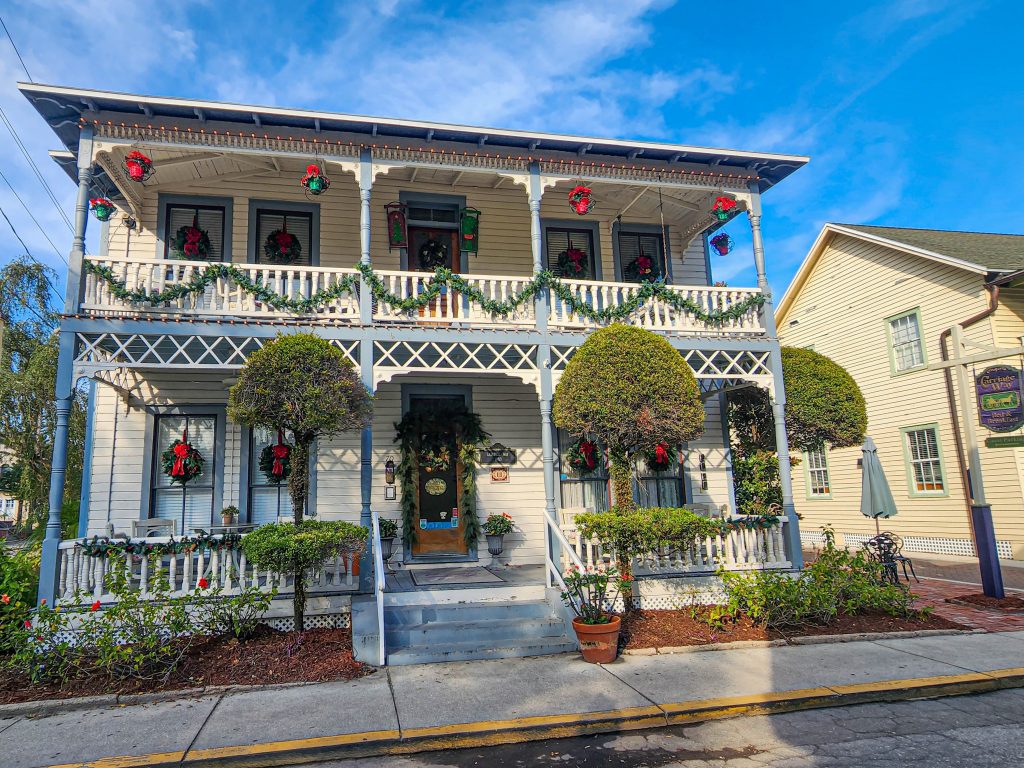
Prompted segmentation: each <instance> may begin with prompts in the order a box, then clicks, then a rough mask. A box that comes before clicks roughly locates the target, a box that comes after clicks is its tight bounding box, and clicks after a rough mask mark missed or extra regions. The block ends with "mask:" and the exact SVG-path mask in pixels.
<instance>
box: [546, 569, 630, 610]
mask: <svg viewBox="0 0 1024 768" xmlns="http://www.w3.org/2000/svg"><path fill="white" fill-rule="evenodd" d="M563 581H564V582H565V590H564V591H563V592H562V593H561V596H562V602H563V603H565V605H566V607H567V608H569V609H570V610H571V611H572V612H573V613H574V614H576V618H577V619H579V620H580V621H581V622H582V623H584V624H607V623H608V622H609V621H611V619H612V614H611V613H610V612H609V611H608V607H609V606H611V605H612V603H614V602H615V598H617V597H618V595H619V592H620V591H625V590H626V589H627V588H628V585H629V583H630V581H631V578H629V577H627V576H620V575H619V572H618V571H617V570H615V568H602V569H595V568H590V567H587V568H585V569H584V570H582V571H581V570H580V569H579V568H577V567H576V566H575V565H573V566H570V567H569V570H567V571H566V572H565V575H564V576H563ZM609 589H611V590H613V591H612V592H611V594H609Z"/></svg>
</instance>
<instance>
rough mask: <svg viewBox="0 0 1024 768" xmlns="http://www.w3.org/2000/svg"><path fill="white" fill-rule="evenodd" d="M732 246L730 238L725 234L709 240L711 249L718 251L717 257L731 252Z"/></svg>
mask: <svg viewBox="0 0 1024 768" xmlns="http://www.w3.org/2000/svg"><path fill="white" fill-rule="evenodd" d="M732 246H733V242H732V238H731V237H729V236H728V235H727V234H725V232H722V233H720V234H717V235H715V236H714V237H712V238H711V247H712V248H714V249H715V250H716V251H718V255H719V256H725V254H727V253H729V251H731V250H732Z"/></svg>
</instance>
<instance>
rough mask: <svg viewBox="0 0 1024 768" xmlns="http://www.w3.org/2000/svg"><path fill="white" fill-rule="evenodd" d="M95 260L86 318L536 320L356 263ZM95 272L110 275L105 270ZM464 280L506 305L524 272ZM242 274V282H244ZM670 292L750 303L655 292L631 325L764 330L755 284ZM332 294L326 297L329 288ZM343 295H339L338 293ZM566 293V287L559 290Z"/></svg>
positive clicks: (600, 292) (598, 298)
mask: <svg viewBox="0 0 1024 768" xmlns="http://www.w3.org/2000/svg"><path fill="white" fill-rule="evenodd" d="M86 261H87V262H89V264H90V265H91V266H89V267H88V268H87V269H85V274H84V283H83V292H82V300H81V311H82V313H84V314H92V315H103V316H111V315H113V316H120V315H149V314H152V315H158V316H167V317H175V316H182V315H191V316H211V317H240V318H249V317H251V318H256V319H259V318H268V319H269V318H299V317H304V318H309V317H315V318H318V319H330V320H334V321H340V322H347V323H352V324H357V323H359V322H361V319H360V318H361V315H360V311H359V310H360V301H371V303H372V313H371V316H372V318H373V322H375V323H387V324H414V325H415V324H421V325H453V326H464V327H488V328H533V327H535V326H536V325H537V317H536V305H535V304H534V302H533V300H532V299H529V300H526V301H524V302H523V304H522V306H521V307H519V308H518V309H517V310H515V311H514V312H511V313H509V314H507V315H492V314H490V313H489V312H487V311H485V310H484V308H483V307H482V306H480V304H479V303H477V302H476V301H473V300H471V299H470V298H469V297H468V296H466V295H464V294H461V293H459V292H456V291H453V290H451V289H450V288H445V289H443V290H442V293H441V294H440V295H439V296H437V297H436V298H435V299H433V300H431V301H429V302H427V303H426V304H425V305H424V306H423V307H421V308H419V309H417V310H413V311H406V310H403V309H401V308H400V307H399V306H397V305H396V304H394V303H389V302H387V301H382V300H377V299H374V298H372V297H365V298H362V297H360V295H359V288H358V281H357V280H355V279H354V278H355V277H356V275H357V274H358V272H357V271H356V270H355V269H342V268H337V269H328V268H324V267H299V266H275V265H266V264H232V265H231V266H232V267H233V270H237V271H238V273H239V274H240V277H237V279H236V276H232V275H231V274H224V275H219V276H217V277H216V279H214V280H213V281H212V282H210V283H209V284H208V285H205V286H204V287H202V290H199V291H197V292H185V287H186V286H189V285H196V286H198V285H200V283H201V282H202V281H200V279H199V278H200V276H201V275H203V273H204V271H205V270H207V269H208V268H209V267H210V266H211V262H205V261H178V260H165V259H131V260H129V259H125V258H123V257H108V258H104V257H97V256H87V257H86ZM97 268H99V269H100V270H102V271H103V272H104V273H105V274H99V273H98V271H97ZM375 274H376V275H377V276H378V277H379V278H380V281H381V284H382V285H383V287H384V289H385V290H386V291H387V292H388V294H390V295H391V296H393V297H394V298H395V299H396V300H397V301H405V300H407V299H412V298H417V297H420V296H422V295H423V294H424V293H425V292H426V291H427V290H428V286H429V284H430V281H431V279H432V278H433V275H432V274H429V273H426V272H411V271H396V270H375ZM462 277H463V278H464V279H465V280H466V281H467V282H468V283H469V285H470V286H472V288H473V289H474V290H475V291H479V293H480V294H482V295H483V296H484V297H485V298H486V299H489V300H493V301H496V302H507V301H508V300H509V299H510V298H511V297H513V296H516V295H519V294H521V293H522V292H523V290H524V288H526V287H527V286H528V285H529V283H530V281H531V279H532V278H531V277H528V276H508V275H476V274H466V275H462ZM110 278H113V281H116V283H118V284H123V285H124V286H125V287H126V288H127V289H128V290H129V291H131V292H135V293H137V294H138V295H140V296H141V295H142V294H145V295H146V296H150V295H153V294H159V293H161V292H163V291H167V290H168V289H173V288H175V287H176V286H182V290H183V295H182V296H179V297H176V298H169V299H168V300H167V301H163V302H160V303H157V304H152V303H150V302H149V301H148V300H142V301H138V302H132V301H130V300H128V299H125V298H124V297H121V298H119V297H118V295H116V292H115V291H114V290H112V289H111V285H110ZM240 280H244V282H245V285H243V284H242V283H241V282H240ZM253 286H258V287H259V288H260V289H265V290H267V291H270V292H272V293H274V294H278V295H280V296H285V297H287V298H288V299H291V300H293V301H301V300H306V299H312V298H314V297H316V296H317V295H318V294H320V295H321V297H323V296H324V295H326V296H327V297H328V299H327V300H325V301H317V302H315V305H314V306H309V307H304V308H300V309H299V310H295V311H293V310H290V309H288V308H284V307H275V306H272V304H270V303H268V302H267V301H266V300H261V298H260V296H259V295H258V291H257V292H254V291H253V290H252V287H253ZM561 286H562V288H563V289H564V290H565V291H566V292H568V294H570V295H571V296H572V299H573V302H574V305H575V306H576V308H577V310H578V309H579V307H580V306H589V307H592V308H593V309H595V310H598V311H602V310H608V309H614V308H616V307H621V306H623V305H625V304H628V303H630V302H631V301H633V300H634V299H635V297H636V295H637V292H638V291H639V290H640V288H641V286H640V285H638V284H636V283H606V282H599V281H594V280H562V281H561ZM668 288H669V290H671V291H673V292H674V293H676V294H677V295H678V296H680V297H682V298H684V299H686V300H687V304H688V305H689V306H690V307H696V308H697V310H699V311H700V312H703V313H707V314H712V315H717V316H721V313H723V312H725V311H727V310H729V309H730V308H732V307H735V306H737V305H740V304H742V303H743V302H748V303H747V304H746V305H745V306H746V307H747V309H746V310H745V311H741V314H740V315H739V316H738V317H731V316H729V317H728V319H724V320H721V321H717V322H707V321H706V320H704V319H701V318H700V317H698V315H696V314H694V312H693V311H692V310H691V309H677V308H675V307H673V306H670V305H669V304H668V303H667V302H665V301H664V300H661V299H658V298H651V299H649V300H647V301H646V302H644V303H643V304H641V305H640V306H638V307H637V308H636V309H635V311H633V312H632V313H631V314H629V315H628V316H627V317H625V318H623V320H624V321H625V322H629V323H631V324H633V325H638V326H640V327H643V328H649V329H650V330H654V331H660V332H663V333H680V334H695V335H696V334H700V335H706V334H743V335H750V334H760V333H763V332H764V326H763V323H762V321H761V311H760V309H759V308H758V307H757V306H756V305H752V304H750V303H749V301H750V300H752V299H754V298H755V297H756V296H757V295H758V294H759V293H760V292H759V290H758V289H756V288H726V287H716V286H684V285H680V286H668ZM325 291H326V292H327V293H326V294H324V292H325ZM334 293H337V295H334ZM564 295H565V294H564V293H563V296H564ZM549 304H550V306H549V310H548V317H547V324H548V326H549V327H550V328H553V329H558V330H584V329H589V328H595V327H598V326H599V325H601V324H603V323H602V322H601V321H598V320H595V319H592V318H591V317H587V316H586V315H585V314H583V313H581V312H579V311H575V312H574V311H573V308H572V306H571V305H570V304H569V303H568V302H567V301H566V300H565V299H564V298H560V297H559V296H557V295H554V294H552V295H551V297H550V302H549Z"/></svg>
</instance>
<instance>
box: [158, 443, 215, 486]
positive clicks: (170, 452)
mask: <svg viewBox="0 0 1024 768" xmlns="http://www.w3.org/2000/svg"><path fill="white" fill-rule="evenodd" d="M204 462H205V459H204V458H203V455H202V454H201V453H200V452H199V451H197V450H196V449H195V447H193V445H192V443H190V442H188V441H187V440H175V441H174V442H173V443H171V445H170V447H168V448H167V450H165V451H164V452H163V453H162V454H161V455H160V470H161V471H162V472H163V473H164V474H165V475H167V476H168V477H169V478H171V482H172V483H178V484H180V485H185V484H186V483H188V482H189V481H190V480H194V479H195V478H197V477H199V476H200V475H201V474H203V463H204Z"/></svg>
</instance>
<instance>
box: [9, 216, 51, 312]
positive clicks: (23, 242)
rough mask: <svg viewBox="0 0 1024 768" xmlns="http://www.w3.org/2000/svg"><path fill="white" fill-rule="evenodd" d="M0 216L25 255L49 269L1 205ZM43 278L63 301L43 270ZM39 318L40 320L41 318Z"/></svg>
mask: <svg viewBox="0 0 1024 768" xmlns="http://www.w3.org/2000/svg"><path fill="white" fill-rule="evenodd" d="M0 216H3V217H4V221H6V222H7V226H9V227H10V228H11V232H13V233H14V236H15V237H16V238H17V239H18V242H19V243H21V247H22V248H24V249H25V255H26V256H28V257H29V258H30V259H32V261H34V262H35V263H36V264H39V265H40V266H41V267H45V268H46V269H49V267H47V266H46V265H45V264H43V263H42V262H41V261H39V259H37V258H36V257H35V255H34V254H33V253H32V251H31V250H29V247H28V246H27V245H26V244H25V241H24V240H22V239H21V235H19V234H18V230H17V229H15V228H14V222H12V221H11V220H10V218H8V216H7V212H6V211H4V209H3V208H2V207H0ZM43 279H44V280H46V284H47V285H48V286H50V290H51V291H53V292H54V293H56V294H57V295H58V296H59V297H60V300H61V301H64V294H63V293H61V292H60V291H59V290H57V286H55V285H54V284H53V283H51V282H50V278H49V276H48V275H47V274H46V273H45V272H44V273H43ZM37 317H38V315H37ZM39 319H40V320H42V318H39Z"/></svg>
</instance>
